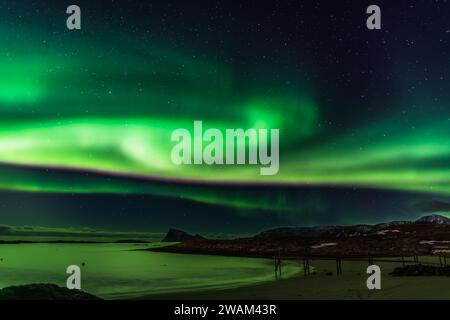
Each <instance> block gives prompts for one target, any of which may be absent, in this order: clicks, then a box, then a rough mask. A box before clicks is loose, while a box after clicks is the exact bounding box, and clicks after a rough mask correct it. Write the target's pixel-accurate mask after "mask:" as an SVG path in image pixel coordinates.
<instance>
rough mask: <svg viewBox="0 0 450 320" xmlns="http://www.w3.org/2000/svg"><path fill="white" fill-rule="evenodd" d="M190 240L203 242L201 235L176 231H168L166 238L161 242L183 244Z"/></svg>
mask: <svg viewBox="0 0 450 320" xmlns="http://www.w3.org/2000/svg"><path fill="white" fill-rule="evenodd" d="M192 240H205V238H203V237H202V236H201V235H198V234H196V235H195V236H194V235H191V234H189V233H187V232H184V231H182V230H177V229H169V232H167V234H166V236H165V237H164V239H163V240H162V241H163V242H184V241H192Z"/></svg>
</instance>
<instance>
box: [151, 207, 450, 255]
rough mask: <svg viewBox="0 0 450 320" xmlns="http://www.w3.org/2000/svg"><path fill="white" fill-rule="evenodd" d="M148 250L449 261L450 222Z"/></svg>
mask: <svg viewBox="0 0 450 320" xmlns="http://www.w3.org/2000/svg"><path fill="white" fill-rule="evenodd" d="M149 250H152V251H160V252H173V253H192V254H213V255H229V256H246V257H273V256H276V255H281V256H294V257H295V256H310V257H361V256H364V257H370V256H372V257H381V256H384V257H388V256H397V257H399V256H415V255H441V256H444V255H445V256H449V255H450V220H449V219H447V218H445V217H442V216H437V215H433V216H427V217H423V218H421V219H419V220H418V221H415V222H410V221H396V222H389V223H382V224H377V225H373V226H371V225H356V226H337V227H307V228H303V227H302V228H296V227H291V228H277V229H273V230H269V231H265V232H261V233H260V234H258V235H256V236H254V237H251V238H241V239H234V240H206V239H205V240H198V241H187V242H181V243H177V244H175V245H171V246H166V247H160V248H151V249H149Z"/></svg>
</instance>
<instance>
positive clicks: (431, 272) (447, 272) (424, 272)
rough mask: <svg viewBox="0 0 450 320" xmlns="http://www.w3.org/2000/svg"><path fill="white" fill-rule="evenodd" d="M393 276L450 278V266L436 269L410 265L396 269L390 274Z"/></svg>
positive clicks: (427, 266) (434, 267)
mask: <svg viewBox="0 0 450 320" xmlns="http://www.w3.org/2000/svg"><path fill="white" fill-rule="evenodd" d="M390 274H391V275H392V276H396V277H399V276H447V277H449V276H450V266H446V267H436V266H429V265H421V264H418V265H410V266H405V267H403V268H395V269H394V271H393V272H391V273H390Z"/></svg>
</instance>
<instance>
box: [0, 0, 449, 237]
mask: <svg viewBox="0 0 450 320" xmlns="http://www.w3.org/2000/svg"><path fill="white" fill-rule="evenodd" d="M70 4H73V3H72V2H70V3H69V2H66V1H58V2H57V3H56V2H55V3H50V4H44V2H42V1H35V2H31V1H14V2H12V1H0V13H1V18H0V40H1V46H0V70H1V72H0V163H1V164H0V188H1V190H2V191H1V192H0V224H12V225H45V226H90V227H98V228H109V229H117V230H119V229H126V230H135V229H139V230H151V231H158V230H164V229H166V228H168V227H172V226H174V227H180V228H186V229H188V230H192V231H195V232H201V231H214V232H255V231H257V230H261V229H265V228H270V227H274V226H280V225H324V224H325V225H327V224H350V223H376V222H381V221H386V220H393V219H415V218H417V217H418V216H420V215H423V214H427V213H431V212H438V213H442V214H447V215H448V214H449V212H450V141H449V138H450V90H449V89H450V43H449V42H450V18H449V17H450V2H448V1H438V0H436V1H429V0H428V1H425V0H424V1H414V3H412V2H411V1H395V2H394V1H375V2H373V1H370V2H369V1H333V2H330V1H245V4H244V3H238V2H237V1H214V0H210V1H175V2H172V1H125V0H116V1H95V2H94V1H77V2H76V4H77V5H79V6H80V7H81V11H82V30H78V31H69V30H67V28H66V23H65V22H66V18H67V14H66V13H65V11H66V8H67V6H68V5H70ZM371 4H377V5H379V6H380V7H381V11H382V29H381V30H374V31H370V30H368V29H367V28H366V19H367V17H368V15H367V14H366V13H365V12H366V8H367V7H368V6H369V5H371ZM194 120H202V121H203V123H204V126H205V127H211V128H219V129H225V128H244V129H247V128H277V129H280V171H279V173H278V175H275V176H261V175H260V174H259V166H254V165H253V166H252V165H246V166H198V165H197V166H194V165H192V166H176V165H174V164H173V163H172V161H171V159H170V155H171V149H172V147H173V146H174V143H173V142H171V141H170V135H171V133H172V131H173V130H174V129H177V128H192V124H193V121H194Z"/></svg>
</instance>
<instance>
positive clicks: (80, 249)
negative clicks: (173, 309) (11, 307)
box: [0, 244, 298, 298]
mask: <svg viewBox="0 0 450 320" xmlns="http://www.w3.org/2000/svg"><path fill="white" fill-rule="evenodd" d="M152 245H158V244H152ZM146 247H149V245H148V244H14V245H0V257H1V258H2V259H3V261H0V287H1V288H3V287H5V286H10V285H20V284H30V283H55V284H58V285H61V286H65V283H66V279H67V277H68V275H67V274H66V268H67V266H69V265H72V264H75V265H79V266H82V264H83V263H84V264H85V265H84V267H81V270H82V282H81V283H82V284H81V285H82V290H84V291H87V292H89V293H93V294H96V295H98V296H100V297H103V298H126V297H136V296H141V295H145V294H152V293H164V292H175V291H185V290H201V289H206V288H228V287H235V286H239V285H245V284H252V283H257V282H262V281H269V280H273V279H274V270H273V263H272V262H271V261H269V260H264V259H252V258H236V257H219V256H205V255H182V254H169V253H156V252H149V251H136V250H134V249H142V248H146ZM297 271H298V268H294V267H293V266H292V267H291V266H286V267H283V275H284V276H286V277H288V276H292V275H293V274H294V273H295V272H297Z"/></svg>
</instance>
